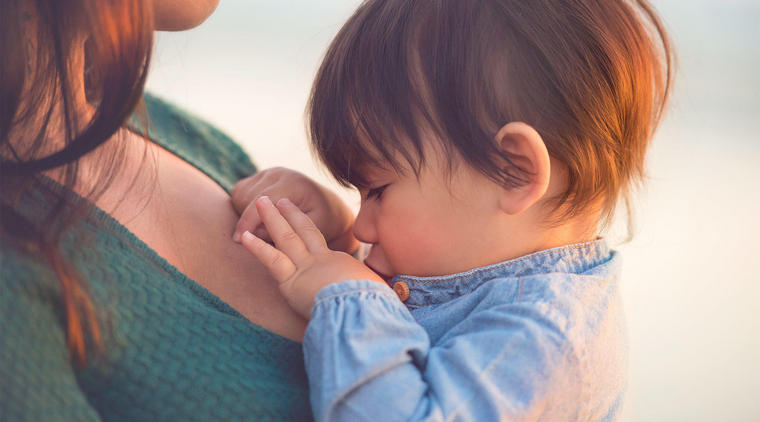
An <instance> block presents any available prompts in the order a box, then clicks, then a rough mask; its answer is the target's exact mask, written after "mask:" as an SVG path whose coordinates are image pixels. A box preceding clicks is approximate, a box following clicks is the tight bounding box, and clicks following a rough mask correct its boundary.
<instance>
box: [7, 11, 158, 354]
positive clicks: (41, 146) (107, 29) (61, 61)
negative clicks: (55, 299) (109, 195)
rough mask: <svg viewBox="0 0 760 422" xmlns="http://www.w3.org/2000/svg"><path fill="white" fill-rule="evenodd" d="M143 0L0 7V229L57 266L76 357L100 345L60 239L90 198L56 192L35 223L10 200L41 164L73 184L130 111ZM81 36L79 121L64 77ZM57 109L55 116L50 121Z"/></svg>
mask: <svg viewBox="0 0 760 422" xmlns="http://www.w3.org/2000/svg"><path fill="white" fill-rule="evenodd" d="M149 3H150V2H146V1H136V0H110V1H101V0H72V1H65V2H63V1H60V0H10V1H5V2H3V6H2V9H3V12H2V14H0V57H2V58H3V59H2V64H0V158H1V161H0V176H1V177H0V192H1V193H0V199H1V201H0V205H1V206H2V208H1V214H0V223H1V224H0V235H2V236H4V237H5V236H8V237H9V238H11V239H14V241H15V242H14V244H17V245H19V247H24V248H25V249H28V251H29V252H31V253H35V254H37V255H39V256H40V257H41V258H42V259H44V261H45V262H46V263H47V264H48V265H49V266H50V267H51V268H52V269H53V270H54V271H55V273H56V274H57V276H58V279H59V281H60V287H61V304H62V309H63V313H64V317H65V324H66V325H65V328H66V336H67V344H68V348H69V351H70V354H71V356H72V357H73V358H75V359H76V361H77V362H78V363H79V364H84V363H85V362H86V360H85V349H86V345H88V344H92V343H94V344H95V345H98V344H100V342H101V332H100V329H99V327H98V323H97V320H96V318H95V312H94V305H93V303H92V300H91V298H90V296H89V293H88V288H87V283H86V281H85V280H83V279H82V277H81V276H80V275H79V274H78V273H77V271H76V270H75V269H74V267H73V265H71V263H69V262H67V260H66V259H64V256H63V254H62V252H61V251H60V248H59V244H60V242H61V238H62V235H63V233H64V232H65V230H66V228H67V227H69V226H70V225H71V224H72V223H73V221H74V219H75V218H76V216H81V215H82V214H83V213H84V212H86V210H84V209H83V207H89V206H88V205H82V206H79V207H75V208H78V209H72V208H71V207H70V206H68V205H70V204H66V203H65V201H64V198H61V199H60V201H59V203H58V204H56V205H55V206H53V207H52V211H51V212H50V214H49V215H48V216H47V218H45V219H43V221H45V222H46V224H50V223H52V226H46V227H45V229H44V230H41V229H38V228H36V227H35V225H34V224H33V223H31V222H30V221H29V220H28V219H27V218H26V217H25V216H23V215H21V214H20V213H19V212H17V211H16V210H14V207H13V204H14V203H15V202H16V201H17V200H19V198H20V197H21V195H22V194H23V193H24V192H26V191H28V190H30V189H33V188H40V187H42V176H41V173H42V172H44V171H46V170H50V169H55V168H62V169H63V173H62V174H63V176H62V177H63V179H62V181H61V184H62V185H63V186H64V187H65V188H68V189H71V190H73V188H74V186H76V185H77V183H78V181H79V178H78V166H77V161H78V160H79V158H80V157H82V156H83V155H85V154H87V153H88V152H90V151H93V150H94V149H96V148H97V147H98V146H100V145H101V144H103V143H104V142H105V141H107V140H108V139H110V138H112V137H113V135H114V134H116V133H117V131H118V130H119V128H120V127H122V125H123V124H124V122H125V121H126V119H127V118H128V117H129V116H130V115H131V113H132V112H133V111H134V109H135V107H136V106H137V105H138V103H139V102H140V100H141V98H142V92H143V87H144V84H145V79H146V76H147V71H148V65H149V62H150V55H151V51H152V44H153V15H152V8H151V6H150V4H149ZM84 39H86V40H87V41H86V68H87V73H86V88H87V98H88V103H90V104H91V105H92V106H93V108H94V111H95V112H94V115H93V116H92V118H91V119H89V121H82V116H81V115H79V114H78V112H77V110H75V104H73V101H74V99H73V95H74V93H73V90H74V89H75V87H74V86H73V82H72V81H74V80H76V79H77V78H78V77H81V75H76V74H75V73H76V72H77V70H76V68H74V67H73V65H72V57H71V56H70V55H71V54H72V52H73V51H74V50H75V48H76V46H77V45H80V44H81V42H83V40H84ZM80 71H81V70H80ZM57 113H59V114H60V115H61V118H60V119H58V120H60V121H54V118H53V116H54V115H57ZM82 127H84V129H80V128H82ZM19 131H23V132H24V133H23V137H21V135H20V134H19V133H18V132H19ZM51 133H62V135H58V139H59V140H63V141H65V144H63V146H62V148H61V149H59V150H58V151H56V152H53V153H49V154H47V153H46V152H47V151H48V150H49V148H50V145H48V143H49V138H48V137H49V136H50V134H51ZM60 138H63V139H60ZM12 139H13V140H15V141H16V142H11V141H12ZM115 158H116V157H110V159H107V160H105V161H103V164H102V167H103V168H102V172H101V173H100V175H99V181H100V182H102V183H100V184H99V185H98V186H97V187H96V189H94V190H93V191H91V192H89V194H88V195H85V196H86V197H87V198H88V199H90V200H91V201H92V202H94V200H95V198H96V197H97V196H99V195H100V194H102V192H103V191H105V189H106V187H107V185H108V182H109V181H110V180H111V179H112V177H113V175H114V174H115V173H116V172H117V170H118V165H117V164H116V163H117V162H118V160H117V159H115ZM82 202H83V203H84V204H86V202H85V201H82Z"/></svg>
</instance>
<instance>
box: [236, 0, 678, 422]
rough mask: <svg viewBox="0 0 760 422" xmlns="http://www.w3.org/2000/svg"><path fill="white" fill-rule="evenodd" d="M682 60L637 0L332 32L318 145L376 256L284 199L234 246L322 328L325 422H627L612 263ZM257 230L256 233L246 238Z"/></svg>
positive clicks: (263, 205) (411, 11)
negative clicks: (608, 235) (335, 245)
mask: <svg viewBox="0 0 760 422" xmlns="http://www.w3.org/2000/svg"><path fill="white" fill-rule="evenodd" d="M669 81H670V49H669V45H668V42H667V37H666V35H665V33H664V31H663V29H662V25H661V24H660V21H659V20H658V18H657V16H656V15H655V13H654V12H653V10H652V8H651V7H650V6H649V5H648V3H646V2H645V1H622V0H621V1H615V0H535V1H524V0H514V1H507V0H480V1H479V0H467V1H460V0H438V1H435V0H420V1H411V0H369V1H366V2H364V3H362V5H361V6H360V7H359V8H358V10H357V11H356V12H355V13H354V15H353V16H352V17H351V18H350V19H349V20H348V22H346V24H345V25H344V26H343V28H342V29H341V30H340V32H339V33H338V35H337V36H336V37H335V39H334V40H333V41H332V44H331V45H330V47H329V50H328V52H327V54H326V57H325V59H324V61H323V63H322V65H321V67H320V69H319V71H318V74H317V76H316V80H315V82H314V87H313V91H312V95H311V99H310V102H309V106H308V116H309V128H310V138H311V141H312V144H313V147H314V150H315V151H316V154H317V155H318V157H319V158H320V159H321V161H322V162H323V163H324V164H325V165H326V166H327V168H328V169H329V170H330V172H331V173H332V174H333V175H334V177H335V178H336V179H337V180H338V181H340V182H341V183H342V184H344V185H347V186H355V187H356V188H358V190H359V192H360V194H361V207H360V210H359V213H358V215H357V216H356V218H355V221H353V226H352V233H353V235H354V236H355V237H356V239H358V240H359V241H361V242H364V243H366V244H368V245H371V248H370V249H369V252H368V254H367V255H366V258H365V259H364V261H363V263H362V262H360V261H357V260H356V259H354V258H352V257H351V256H350V255H348V254H346V253H343V252H338V251H334V250H331V249H329V248H328V247H327V243H326V241H325V238H324V237H323V235H322V234H321V233H320V230H319V229H318V228H317V227H316V226H315V225H314V224H313V223H312V221H311V220H310V219H309V218H308V217H307V216H306V214H304V213H303V212H302V211H301V210H300V209H299V207H298V206H297V204H294V203H293V202H291V201H290V200H289V199H288V198H284V197H283V198H282V199H279V198H275V199H279V200H276V201H274V202H276V203H274V204H273V201H272V198H274V196H273V195H269V196H262V197H260V198H259V199H257V200H256V201H255V203H254V204H255V205H254V207H255V210H256V212H257V215H258V216H259V217H260V219H261V221H262V222H263V224H264V226H265V227H266V231H267V233H268V236H270V237H271V239H272V240H273V242H274V246H273V245H271V244H270V243H268V242H265V241H263V240H262V239H260V238H259V237H257V236H254V235H253V234H251V233H250V232H248V231H246V232H245V233H244V234H243V236H242V242H243V244H244V245H245V247H246V248H248V250H250V252H251V253H252V254H253V255H254V256H256V257H257V258H258V259H260V260H261V261H262V262H263V263H264V264H265V265H266V266H267V268H268V269H269V271H270V272H271V273H272V275H273V276H274V278H276V279H277V280H278V281H279V283H280V284H279V286H280V290H281V291H282V293H283V295H284V296H285V297H286V298H287V300H288V302H289V303H290V305H291V306H292V307H293V308H294V309H295V310H297V311H298V312H300V313H301V314H302V315H303V316H304V317H305V318H307V319H309V323H308V326H307V328H306V333H305V336H304V340H303V351H304V355H305V362H306V370H307V373H308V376H309V383H310V391H311V402H312V408H313V411H314V416H315V417H316V419H317V420H330V421H333V420H346V421H359V420H368V421H408V420H430V421H433V420H435V421H437V420H440V421H443V420H469V421H496V420H510V421H511V420H551V421H559V420H561V421H570V420H573V421H575V420H583V421H586V420H593V421H597V420H603V421H606V420H614V419H616V418H617V417H618V416H619V414H620V408H621V403H622V398H623V392H624V390H625V374H626V368H625V353H626V347H625V337H624V323H623V315H622V309H621V303H620V297H619V286H618V273H619V266H620V262H619V261H620V258H619V256H618V254H617V253H616V252H614V251H612V250H610V249H609V247H608V246H607V244H606V243H605V241H604V240H603V239H602V238H600V237H599V233H600V231H601V229H602V228H603V227H604V224H605V222H607V221H608V220H609V218H610V217H611V215H612V212H613V210H614V208H615V205H616V203H618V201H619V200H620V199H621V198H622V199H627V198H628V197H629V196H630V192H631V188H632V187H633V186H635V184H636V183H637V182H638V181H639V180H640V179H641V176H642V173H643V165H644V156H645V151H646V149H647V144H648V142H649V140H650V138H651V135H652V133H653V130H654V128H655V126H656V124H657V122H658V121H659V118H660V114H661V111H662V109H663V107H664V104H665V100H666V98H667V94H668V91H669ZM251 229H252V228H251Z"/></svg>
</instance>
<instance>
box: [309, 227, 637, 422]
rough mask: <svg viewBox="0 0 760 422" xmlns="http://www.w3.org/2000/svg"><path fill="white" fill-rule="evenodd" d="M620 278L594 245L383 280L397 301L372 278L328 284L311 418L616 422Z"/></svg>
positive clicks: (314, 322) (315, 316)
mask: <svg viewBox="0 0 760 422" xmlns="http://www.w3.org/2000/svg"><path fill="white" fill-rule="evenodd" d="M618 272H619V257H618V255H617V253H615V252H613V251H610V250H609V249H608V247H607V245H606V244H605V243H604V241H603V240H598V241H594V242H589V243H582V244H577V245H570V246H565V247H560V248H555V249H549V250H546V251H542V252H537V253H534V254H530V255H527V256H524V257H522V258H518V259H514V260H510V261H506V262H503V263H499V264H495V265H490V266H487V267H482V268H476V269H473V270H470V271H467V272H464V273H461V274H453V275H449V276H440V277H410V276H395V277H394V278H393V279H392V280H391V282H392V283H394V286H395V284H396V283H405V284H406V285H407V286H408V290H409V296H408V299H407V300H406V302H405V303H402V302H401V301H400V300H399V297H398V296H397V295H396V293H394V290H392V289H391V288H389V287H388V286H387V285H385V284H382V283H377V282H373V281H368V280H349V281H343V282H340V283H336V284H332V285H329V286H327V287H325V288H323V289H322V290H320V292H319V293H318V294H317V297H316V299H315V301H314V305H313V307H312V312H311V321H310V322H309V325H308V326H307V329H306V335H305V337H304V343H303V344H304V353H305V359H306V370H307V372H308V374H309V382H310V384H311V391H312V393H311V394H312V396H311V401H312V409H313V411H314V416H315V418H316V419H317V420H319V421H352V422H354V421H373V422H374V421H423V420H424V421H473V422H478V421H538V420H540V421H609V420H614V419H615V418H616V417H617V416H618V415H619V409H620V403H621V401H622V396H623V391H624V388H625V355H626V354H625V351H626V347H625V336H624V330H623V318H622V308H621V304H620V298H619V291H618V284H617V274H618ZM399 290H401V291H405V290H406V289H399ZM402 294H403V293H402ZM405 305H406V306H405Z"/></svg>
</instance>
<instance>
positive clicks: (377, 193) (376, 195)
mask: <svg viewBox="0 0 760 422" xmlns="http://www.w3.org/2000/svg"><path fill="white" fill-rule="evenodd" d="M388 185H389V184H385V185H382V186H378V187H376V188H372V189H369V190H368V191H367V196H366V199H368V200H369V199H380V197H381V196H382V195H383V191H384V190H385V188H387V187H388Z"/></svg>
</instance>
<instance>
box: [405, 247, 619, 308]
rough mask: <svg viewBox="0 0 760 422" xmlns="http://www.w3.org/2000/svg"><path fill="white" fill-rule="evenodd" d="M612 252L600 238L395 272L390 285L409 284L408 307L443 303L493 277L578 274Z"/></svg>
mask: <svg viewBox="0 0 760 422" xmlns="http://www.w3.org/2000/svg"><path fill="white" fill-rule="evenodd" d="M611 255H612V251H611V250H610V248H609V246H607V242H606V241H605V240H604V239H601V238H600V239H597V240H593V241H589V242H584V243H576V244H572V245H566V246H560V247H557V248H552V249H546V250H543V251H539V252H534V253H532V254H528V255H524V256H521V257H519V258H514V259H510V260H508V261H503V262H499V263H496V264H492V265H487V266H484V267H478V268H473V269H471V270H468V271H464V272H461V273H456V274H450V275H443V276H429V277H418V276H412V275H403V274H399V275H396V276H394V277H393V278H392V279H391V283H390V284H391V287H393V286H394V285H395V284H396V283H399V282H404V283H406V285H407V286H408V287H409V293H410V294H409V299H408V300H407V301H406V302H404V304H405V305H407V306H410V307H419V306H425V305H432V304H436V303H443V302H447V301H449V300H452V299H454V298H456V297H459V296H463V295H466V294H468V293H470V292H472V291H473V290H475V289H477V288H478V287H479V286H480V285H482V284H483V283H485V282H487V281H489V280H493V279H495V278H511V277H525V276H533V275H539V274H549V273H572V274H581V273H584V272H587V271H589V270H591V269H592V268H594V267H596V266H598V265H600V264H603V263H605V262H607V261H609V260H610V259H611Z"/></svg>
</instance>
